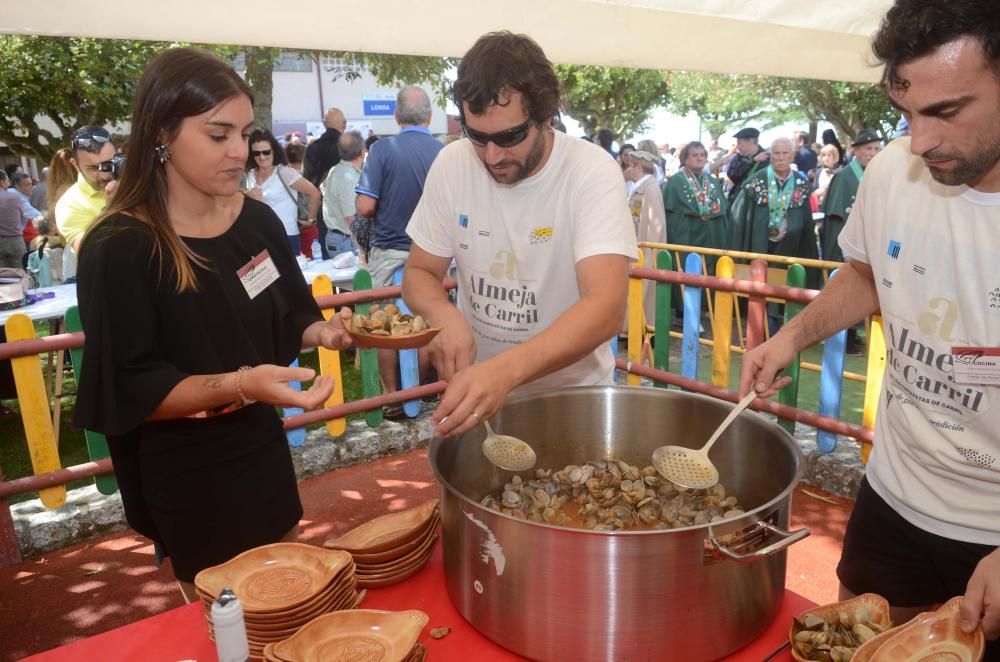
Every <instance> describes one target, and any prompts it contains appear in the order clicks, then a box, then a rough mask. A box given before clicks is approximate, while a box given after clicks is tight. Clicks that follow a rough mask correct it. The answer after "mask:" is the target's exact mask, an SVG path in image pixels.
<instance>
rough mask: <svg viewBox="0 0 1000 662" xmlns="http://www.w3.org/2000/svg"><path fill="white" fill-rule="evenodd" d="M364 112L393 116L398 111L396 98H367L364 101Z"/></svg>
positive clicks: (366, 113)
mask: <svg viewBox="0 0 1000 662" xmlns="http://www.w3.org/2000/svg"><path fill="white" fill-rule="evenodd" d="M362 104H363V108H364V114H365V116H366V117H371V116H388V117H392V116H393V115H394V114H395V112H396V100H395V99H365V100H364V101H363V102H362Z"/></svg>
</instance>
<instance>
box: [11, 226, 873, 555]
mask: <svg viewBox="0 0 1000 662" xmlns="http://www.w3.org/2000/svg"><path fill="white" fill-rule="evenodd" d="M643 246H646V244H643ZM649 246H650V247H652V248H660V247H661V246H662V247H663V250H659V251H654V254H655V256H656V264H655V268H654V265H649V266H645V265H643V264H642V262H641V259H640V262H639V264H638V265H636V266H635V267H633V269H632V275H631V278H630V284H629V311H630V312H629V317H628V322H629V324H628V333H627V338H628V341H627V347H626V354H627V357H628V361H627V362H626V363H624V364H622V365H620V366H619V367H621V368H623V369H627V371H628V373H629V374H628V382H629V383H630V384H638V383H639V381H640V375H646V376H649V377H651V378H652V379H653V382H654V385H655V386H656V387H660V388H666V387H667V386H668V385H671V384H673V385H680V386H681V387H682V388H690V389H691V390H699V391H701V392H708V393H712V394H714V395H716V396H718V397H726V398H727V399H729V398H730V397H731V392H730V391H728V390H727V387H728V385H729V383H730V377H731V376H730V365H731V364H730V358H731V355H732V352H733V351H738V352H739V351H745V347H748V348H752V347H754V346H756V345H757V344H759V343H760V342H762V341H763V340H764V338H765V337H766V333H767V332H766V315H765V312H764V307H765V302H766V300H767V299H768V298H777V299H779V300H784V301H786V302H787V303H786V309H785V319H786V321H787V320H789V319H791V318H792V317H793V316H794V315H795V314H797V313H798V312H799V310H801V307H802V305H803V304H805V303H807V302H808V301H810V300H811V299H812V298H813V297H814V296H815V294H816V292H814V291H810V290H804V289H802V283H803V282H804V271H803V269H802V267H803V266H816V265H814V264H806V261H803V264H802V265H789V267H790V268H789V269H788V270H787V281H786V285H787V287H782V286H777V285H774V284H769V283H768V270H767V263H766V262H765V261H763V259H764V258H766V259H770V258H776V257H777V256H755V255H753V254H738V253H732V252H722V251H717V252H715V253H722V254H720V255H718V258H719V259H718V260H717V264H716V275H714V276H713V275H707V274H705V273H703V269H704V265H705V261H704V256H705V255H710V254H713V253H712V252H710V251H708V250H704V251H703V250H702V249H693V248H691V247H684V248H685V252H686V253H687V254H688V255H687V256H686V259H685V265H684V266H685V272H684V273H680V272H677V271H675V270H674V268H673V267H674V262H673V260H672V256H671V253H670V250H671V249H674V248H676V247H674V246H671V245H657V244H652V245H649ZM748 256H749V257H755V258H762V259H760V260H754V261H753V262H752V263H751V265H750V269H749V279H748V280H737V279H733V275H734V273H735V264H734V261H733V258H734V257H736V258H746V257H748ZM784 260H788V258H784ZM779 261H781V260H779ZM782 263H783V264H786V265H788V262H787V261H784V262H782ZM825 266H828V263H824V267H825ZM643 280H651V281H654V282H655V300H656V314H655V319H654V320H653V321H654V322H655V323H654V324H653V325H652V326H649V325H648V320H646V319H645V318H644V315H643V310H642V285H643ZM675 285H681V286H682V291H683V294H682V299H683V306H684V311H685V315H684V318H685V319H684V328H683V331H682V332H681V333H679V334H678V333H676V332H672V331H671V330H670V326H671V322H672V315H673V310H672V307H671V305H672V296H673V293H672V290H673V287H674V286H675ZM445 286H446V287H454V286H455V284H454V281H447V282H446V283H445ZM313 287H314V290H313V292H314V295H315V296H316V298H317V301H318V302H319V303H320V306H321V308H322V309H323V310H324V316H326V317H327V318H329V315H332V314H333V309H334V308H335V307H337V306H343V305H351V304H354V305H355V306H356V311H357V312H358V313H362V314H363V313H366V312H367V310H368V308H369V307H370V302H371V301H373V300H377V299H385V298H395V297H399V295H400V289H399V287H391V288H374V289H373V288H372V282H371V277H370V275H369V274H368V272H366V271H364V270H362V271H359V272H358V273H357V275H356V276H355V280H354V289H355V291H354V292H352V293H348V294H340V295H333V294H332V291H331V290H332V287H331V286H330V283H329V281H328V279H327V280H326V281H325V282H323V279H322V277H321V278H320V279H317V282H316V283H314V286H313ZM713 294H714V298H713ZM740 296H743V297H747V298H748V306H747V320H746V343H745V347H741V346H738V345H737V346H734V345H733V344H732V339H731V334H732V329H733V328H734V326H733V325H734V321H735V325H736V327H738V328H740V330H741V332H742V321H741V319H740V308H739V306H737V305H736V304H737V297H740ZM705 297H708V301H709V302H711V305H710V306H709V309H710V310H711V311H712V316H711V318H710V322H711V328H712V330H713V333H712V336H713V338H714V340H707V339H703V338H701V332H702V330H701V329H700V328H699V320H700V317H701V309H702V301H703V299H704V298H705ZM70 316H72V315H70ZM6 328H7V335H8V340H9V342H8V343H6V344H4V345H0V359H2V358H11V359H12V364H13V366H14V374H15V379H16V383H17V388H18V399H19V401H20V404H21V411H22V417H23V422H24V427H25V438H26V441H27V444H28V448H29V452H30V455H31V459H32V466H33V469H34V472H35V475H34V476H31V477H27V478H21V479H15V480H12V481H3V480H2V478H0V509H2V510H3V511H4V515H5V517H6V519H4V517H0V529H2V530H0V567H2V566H3V565H4V564H5V563H4V562H5V559H6V560H7V562H10V554H11V552H10V550H9V546H10V540H13V536H11V535H6V534H8V533H10V531H7V529H8V526H6V525H4V524H3V523H4V521H7V522H9V519H10V518H9V513H7V508H6V507H5V506H6V497H7V496H9V495H11V494H17V493H21V492H24V491H30V490H38V491H39V494H40V496H41V499H42V502H43V504H45V505H46V506H47V507H50V508H55V507H59V506H60V505H62V503H63V502H64V501H65V494H66V491H65V483H66V482H68V481H70V480H76V479H79V478H84V477H89V476H107V474H110V473H111V471H112V470H111V465H110V462H109V460H108V459H107V457H106V452H107V451H106V443H104V444H103V445H102V444H101V443H100V442H101V441H103V440H102V439H99V435H96V436H93V437H92V436H90V435H88V448H89V449H90V452H91V454H92V455H91V457H92V462H89V463H86V464H84V465H78V466H76V467H68V468H66V469H62V468H61V465H60V460H59V456H58V452H57V448H56V446H55V441H54V439H55V437H54V429H53V422H52V418H51V417H50V415H49V410H48V406H49V402H48V395H47V393H46V391H45V387H44V383H43V377H42V366H41V361H40V359H39V356H38V353H39V352H51V351H59V352H61V351H62V350H64V349H79V348H81V347H82V345H83V338H82V334H81V333H70V334H65V335H60V336H51V337H48V338H41V339H35V338H34V325H33V323H32V322H31V320H30V319H28V318H27V317H26V316H23V315H14V316H12V317H11V318H10V319H9V320H8V322H7V325H6ZM672 336H679V337H680V338H681V371H680V372H681V374H680V375H671V374H669V373H668V371H667V368H668V365H669V358H670V338H671V337H672ZM650 338H652V339H653V341H652V345H653V346H652V351H651V352H649V353H645V352H644V347H647V346H648V345H649V339H650ZM844 344H845V343H844V340H843V337H842V336H841V337H837V336H835V337H834V338H833V339H831V340H828V341H827V342H826V344H825V348H824V357H823V365H822V367H820V366H809V365H808V364H804V363H802V362H801V361H796V362H795V365H793V366H792V367H791V368H790V369H789V370H788V372H787V374H789V375H791V376H792V377H793V381H792V384H790V385H789V386H788V387H786V388H785V389H784V390H783V391H782V393H781V394H780V395H779V398H778V400H779V402H777V403H770V405H768V406H767V407H758V408H764V409H767V410H770V411H773V412H774V413H776V414H777V415H778V416H781V417H783V418H785V419H787V421H788V423H785V424H786V425H793V424H794V423H793V422H794V421H796V420H798V421H802V422H806V423H809V424H811V425H816V426H817V427H819V428H821V433H820V437H819V441H818V444H819V446H820V448H821V449H822V450H824V451H825V452H828V451H830V450H832V449H833V448H834V446H835V444H836V439H837V435H838V434H849V435H850V436H852V437H854V438H856V439H859V440H860V441H861V442H862V457H863V458H865V459H867V456H868V453H869V452H870V440H871V432H870V431H871V429H872V427H873V426H874V416H875V409H876V406H877V402H878V395H879V391H880V385H881V380H882V371H883V370H884V365H885V340H884V337H883V335H882V331H881V323H880V320H879V319H878V318H875V319H874V320H873V321H872V324H871V327H870V332H869V357H868V375H867V383H866V393H865V406H864V418H863V423H864V427H863V428H862V427H858V426H851V425H849V424H846V423H842V422H840V421H836V420H835V419H836V418H837V415H838V413H839V411H838V410H839V402H840V397H841V392H842V385H843V379H844V377H845V375H844V373H843V366H844V353H845V348H844ZM701 345H710V346H711V347H712V373H711V375H712V376H711V383H710V384H706V383H703V382H698V381H697V374H698V361H699V349H700V346H701ZM81 354H82V352H74V357H73V358H74V367H75V369H76V370H77V371H79V370H80V368H81V367H82V366H81V363H82V356H81ZM359 355H360V364H361V379H362V390H363V395H364V397H363V398H362V399H361V400H359V401H355V402H350V403H345V402H344V395H343V390H342V376H341V370H340V356H339V353H338V352H330V351H328V350H325V349H323V350H320V351H319V365H320V372H321V374H326V375H331V376H333V377H334V378H335V380H336V382H337V385H338V387H337V389H336V390H335V391H334V393H333V394H332V395H331V396H330V398H329V399H328V400H327V402H326V403H325V405H326V406H325V407H324V408H323V409H320V410H316V411H312V412H304V413H300V414H297V415H294V416H292V417H290V418H288V419H286V421H285V427H286V429H296V428H302V427H304V426H305V425H308V424H312V423H316V422H325V423H326V425H327V430H328V432H329V433H330V434H331V435H332V436H334V437H336V436H339V435H342V434H343V433H344V431H345V429H346V416H347V415H348V414H350V413H356V412H362V411H363V412H365V420H366V422H367V424H368V425H370V426H373V427H374V426H378V425H380V424H381V423H382V421H383V414H382V406H384V405H386V404H394V403H405V405H404V410H405V411H406V413H407V415H409V416H414V415H416V412H419V398H421V397H423V396H426V395H431V394H434V393H440V392H442V391H443V390H444V387H445V384H444V383H443V382H438V383H435V384H431V385H426V386H414V384H415V383H416V379H415V377H414V374H413V373H415V364H416V357H415V356H414V355H412V354H407V355H405V359H403V362H405V364H406V365H407V368H406V371H405V376H404V378H403V381H402V385H403V386H404V390H402V391H400V392H397V393H389V394H383V393H382V387H381V380H380V377H379V371H378V359H377V354H376V351H375V350H361V351H359ZM401 358H402V357H401ZM647 359H650V360H651V363H652V368H648V369H647V368H644V367H643V365H642V364H643V362H644V361H645V360H647ZM800 368H806V369H812V368H815V369H820V370H822V373H821V382H822V387H821V392H820V407H819V409H820V413H819V414H815V413H812V412H807V411H804V410H801V409H798V408H797V407H796V405H797V396H798V379H797V376H798V372H799V369H800ZM859 377H860V379H861V380H864V379H865V378H864V377H863V376H858V375H853V376H852V375H850V374H848V375H847V378H855V379H857V378H859ZM77 378H79V375H78V377H77ZM414 403H415V404H416V407H414V406H413V405H414ZM91 441H93V443H91ZM293 443H294V442H293ZM112 481H113V477H110V476H108V477H107V478H106V479H104V480H102V481H101V482H100V483H99V488H100V489H101V491H102V492H105V493H108V492H111V491H113V490H114V488H115V486H114V483H113V482H112ZM5 540H6V541H7V542H4V541H5ZM14 544H15V545H16V540H15V541H14ZM15 553H16V548H15Z"/></svg>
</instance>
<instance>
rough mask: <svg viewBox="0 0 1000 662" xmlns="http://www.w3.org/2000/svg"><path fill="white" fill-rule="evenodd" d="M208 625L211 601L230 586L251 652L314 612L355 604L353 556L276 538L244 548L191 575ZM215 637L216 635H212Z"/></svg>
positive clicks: (256, 654)
mask: <svg viewBox="0 0 1000 662" xmlns="http://www.w3.org/2000/svg"><path fill="white" fill-rule="evenodd" d="M194 584H195V588H196V589H197V591H198V596H199V597H200V598H201V600H202V602H203V603H204V604H205V616H206V618H207V619H208V622H209V626H210V627H211V624H212V620H211V613H212V612H211V609H212V603H213V602H214V601H215V600H216V599H217V598H218V597H219V594H220V593H221V592H222V589H223V588H230V589H232V591H233V592H234V593H235V594H236V597H238V598H239V599H240V604H241V605H242V606H243V620H244V622H245V623H246V628H247V640H248V641H249V644H250V654H251V655H252V656H254V657H257V658H260V657H263V654H264V647H265V646H266V645H267V644H269V643H272V642H278V641H284V640H285V639H288V638H289V637H291V636H292V635H294V634H295V633H296V632H298V631H299V629H300V628H302V626H304V625H305V624H307V623H309V622H310V621H312V620H313V619H315V618H316V617H317V616H321V615H323V614H327V613H328V612H333V611H337V610H340V609H353V608H354V607H356V606H357V605H358V604H360V602H361V599H363V596H360V595H359V594H358V591H357V581H356V580H355V577H354V561H353V559H352V558H351V555H350V554H348V553H346V552H343V551H337V550H328V549H323V548H321V547H314V546H312V545H303V544H299V543H276V544H274V545H265V546H263V547H258V548H256V549H251V550H250V551H247V552H244V553H242V554H240V555H239V556H237V557H236V558H234V559H232V560H231V561H228V562H226V563H223V564H222V565H217V566H214V567H212V568H206V569H205V570H202V571H201V572H199V573H198V574H197V576H195V578H194ZM213 638H214V634H213Z"/></svg>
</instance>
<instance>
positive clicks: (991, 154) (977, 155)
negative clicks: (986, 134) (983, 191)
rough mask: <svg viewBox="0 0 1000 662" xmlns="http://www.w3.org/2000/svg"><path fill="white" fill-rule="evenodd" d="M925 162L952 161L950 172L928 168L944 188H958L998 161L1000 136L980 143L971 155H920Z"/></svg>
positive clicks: (941, 153) (983, 172)
mask: <svg viewBox="0 0 1000 662" xmlns="http://www.w3.org/2000/svg"><path fill="white" fill-rule="evenodd" d="M922 156H923V158H924V159H925V160H926V161H945V160H948V159H954V161H955V167H954V168H953V169H951V170H936V169H934V168H929V170H930V171H931V177H933V178H934V180H935V181H937V182H940V183H941V184H944V185H946V186H958V185H960V184H968V183H969V182H974V181H976V180H977V179H979V178H980V177H982V176H983V175H985V174H986V173H987V172H989V171H990V170H991V169H992V168H993V167H995V166H996V164H997V162H998V161H1000V134H998V135H996V136H993V137H992V138H990V139H989V140H988V142H985V143H980V145H979V147H978V149H977V150H976V151H974V152H972V153H971V154H959V153H948V152H944V151H936V150H935V151H930V152H927V153H925V154H923V155H922Z"/></svg>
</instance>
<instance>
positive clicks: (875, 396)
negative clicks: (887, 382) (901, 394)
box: [861, 315, 886, 464]
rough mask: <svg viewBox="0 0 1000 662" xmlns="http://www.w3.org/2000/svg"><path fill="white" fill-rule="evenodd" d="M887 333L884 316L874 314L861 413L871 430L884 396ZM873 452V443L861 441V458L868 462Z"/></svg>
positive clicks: (869, 338) (862, 423) (870, 328)
mask: <svg viewBox="0 0 1000 662" xmlns="http://www.w3.org/2000/svg"><path fill="white" fill-rule="evenodd" d="M885 355H886V347H885V333H884V332H883V330H882V317H881V316H880V315H874V316H872V323H871V326H870V327H869V329H868V379H867V381H866V382H865V408H864V411H863V412H862V415H861V425H863V426H865V427H866V428H868V429H869V430H871V429H874V428H875V412H876V411H878V403H879V400H880V399H881V398H882V376H883V374H884V373H885V358H886V357H885ZM871 452H872V445H871V444H869V443H867V442H861V459H862V461H864V462H865V463H866V464H867V463H868V456H869V455H870V454H871Z"/></svg>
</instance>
